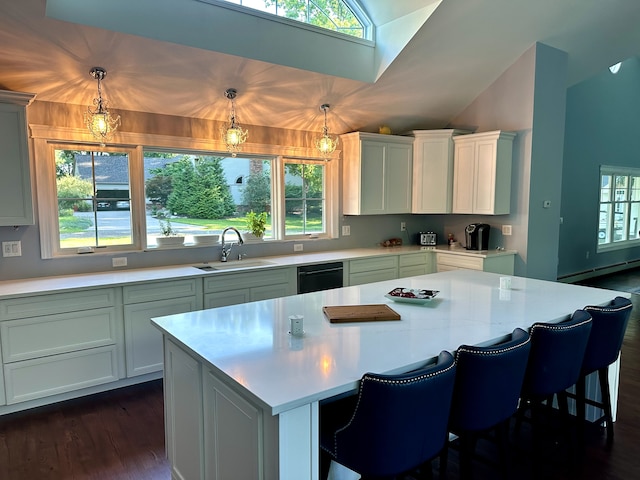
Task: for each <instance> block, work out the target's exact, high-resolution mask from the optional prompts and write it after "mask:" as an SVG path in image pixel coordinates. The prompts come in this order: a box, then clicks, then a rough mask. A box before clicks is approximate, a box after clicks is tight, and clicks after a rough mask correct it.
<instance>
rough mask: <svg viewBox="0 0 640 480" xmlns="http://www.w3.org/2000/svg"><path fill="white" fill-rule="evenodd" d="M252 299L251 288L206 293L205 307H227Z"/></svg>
mask: <svg viewBox="0 0 640 480" xmlns="http://www.w3.org/2000/svg"><path fill="white" fill-rule="evenodd" d="M250 301H251V297H250V294H249V289H248V288H247V289H245V290H233V291H230V292H224V291H223V292H215V293H205V294H204V308H205V309H206V308H216V307H226V306H229V305H238V304H240V303H247V302H250Z"/></svg>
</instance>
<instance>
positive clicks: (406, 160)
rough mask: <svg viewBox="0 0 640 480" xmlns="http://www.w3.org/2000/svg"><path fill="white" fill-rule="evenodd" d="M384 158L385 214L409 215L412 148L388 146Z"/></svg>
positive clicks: (400, 145) (395, 145) (399, 145)
mask: <svg viewBox="0 0 640 480" xmlns="http://www.w3.org/2000/svg"><path fill="white" fill-rule="evenodd" d="M385 157H386V158H385V165H384V175H385V177H384V183H385V185H384V196H385V213H410V212H411V179H412V178H413V172H412V170H413V148H412V146H411V145H402V144H389V145H387V148H386V155H385Z"/></svg>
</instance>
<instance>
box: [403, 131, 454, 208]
mask: <svg viewBox="0 0 640 480" xmlns="http://www.w3.org/2000/svg"><path fill="white" fill-rule="evenodd" d="M450 143H451V140H450V139H449V138H448V137H447V138H434V139H425V140H420V141H419V142H418V140H416V145H415V146H414V149H416V151H415V152H414V157H413V201H412V207H411V211H412V213H451V195H452V194H451V191H452V190H451V189H452V186H453V183H452V180H453V164H452V163H453V162H451V158H452V155H451V153H450V152H451V146H450Z"/></svg>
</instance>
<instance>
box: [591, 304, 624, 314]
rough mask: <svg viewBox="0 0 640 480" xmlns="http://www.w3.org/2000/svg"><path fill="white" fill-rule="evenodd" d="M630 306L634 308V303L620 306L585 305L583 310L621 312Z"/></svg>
mask: <svg viewBox="0 0 640 480" xmlns="http://www.w3.org/2000/svg"><path fill="white" fill-rule="evenodd" d="M628 308H633V304H632V303H629V304H627V305H622V306H620V307H598V306H595V305H589V306H588V307H584V309H583V310H586V311H590V310H591V311H596V312H619V311H621V310H626V309H628Z"/></svg>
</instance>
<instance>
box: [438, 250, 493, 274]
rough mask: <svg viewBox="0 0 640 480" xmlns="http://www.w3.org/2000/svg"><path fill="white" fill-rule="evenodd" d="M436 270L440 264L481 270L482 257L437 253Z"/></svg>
mask: <svg viewBox="0 0 640 480" xmlns="http://www.w3.org/2000/svg"><path fill="white" fill-rule="evenodd" d="M437 262H438V271H440V266H441V265H447V266H451V267H455V268H466V269H468V270H482V265H483V259H482V258H481V257H468V256H466V255H451V254H447V253H438V260H437Z"/></svg>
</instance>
